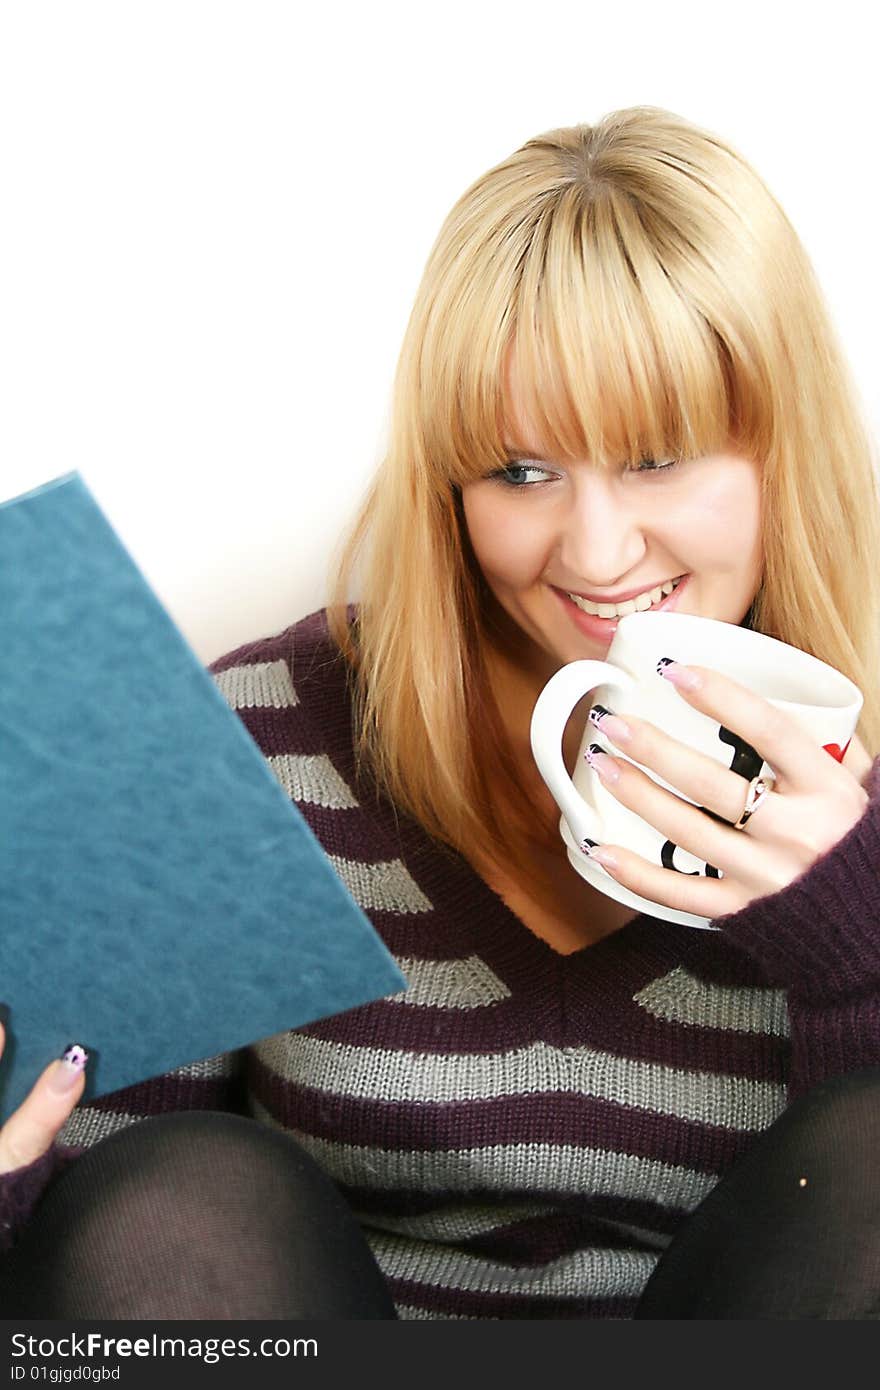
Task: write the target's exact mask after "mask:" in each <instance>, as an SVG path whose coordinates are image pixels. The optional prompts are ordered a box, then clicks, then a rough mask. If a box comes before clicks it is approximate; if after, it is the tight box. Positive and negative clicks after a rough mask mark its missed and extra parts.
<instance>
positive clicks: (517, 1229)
mask: <svg viewBox="0 0 880 1390" xmlns="http://www.w3.org/2000/svg"><path fill="white" fill-rule="evenodd" d="M657 1241H658V1243H659V1242H661V1241H662V1242H663V1244H665V1243H666V1238H665V1237H663V1236H658V1237H657ZM459 1245H460V1247H461V1248H462V1249H463V1250H467V1251H469V1252H470V1253H471V1254H472V1255H481V1256H483V1257H484V1258H486V1259H490V1260H497V1261H498V1262H499V1263H500V1264H514V1265H515V1264H525V1265H534V1264H548V1263H549V1262H550V1261H551V1260H558V1259H560V1258H561V1257H562V1256H564V1255H571V1254H574V1252H575V1251H577V1250H589V1249H590V1248H593V1249H602V1250H628V1251H633V1250H635V1251H650V1252H651V1253H659V1251H657V1249H656V1246H655V1245H654V1244H649V1243H646V1242H645V1241H644V1240H643V1239H639V1238H638V1237H637V1236H635V1235H630V1234H627V1233H626V1232H621V1231H615V1230H613V1229H612V1228H611V1227H610V1226H603V1225H602V1223H601V1222H600V1221H597V1220H595V1218H591V1217H590V1216H586V1215H583V1216H582V1215H574V1214H570V1213H568V1212H566V1213H564V1214H563V1213H562V1212H559V1213H557V1214H555V1215H553V1216H547V1217H535V1218H533V1219H532V1220H523V1221H518V1222H512V1223H511V1224H510V1225H507V1226H498V1227H496V1228H495V1230H493V1231H487V1232H484V1233H483V1234H482V1235H478V1236H471V1237H470V1238H469V1239H468V1238H464V1239H462V1240H461V1241H460V1242H459Z"/></svg>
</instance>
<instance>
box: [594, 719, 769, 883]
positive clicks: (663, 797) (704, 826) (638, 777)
mask: <svg viewBox="0 0 880 1390" xmlns="http://www.w3.org/2000/svg"><path fill="white" fill-rule="evenodd" d="M587 756H588V758H589V761H590V765H591V766H592V767H593V768H594V770H595V772H596V773H597V775H598V776H599V777H600V778H601V780H602V783H603V785H604V786H605V788H606V789H607V790H608V791H609V792H610V793H611V794H612V796H614V798H615V800H617V801H619V802H620V803H621V805H623V806H626V807H627V808H628V809H629V810H630V811H632V812H633V813H634V814H635V815H637V816H639V817H641V819H642V820H643V821H645V822H646V823H647V824H648V825H650V826H652V827H653V828H654V829H655V830H657V831H659V832H660V834H661V835H663V836H664V837H665V838H666V840H667V841H669V842H671V844H672V845H674V846H678V847H680V848H681V849H683V850H686V851H687V852H688V853H689V854H692V855H693V856H694V858H695V859H698V860H702V861H703V862H704V863H705V864H711V865H712V866H713V867H714V868H716V869H720V870H721V871H722V873H723V874H725V875H726V876H730V877H733V878H735V879H737V880H739V881H740V882H741V883H747V884H749V885H750V886H751V887H753V888H759V887H760V888H761V889H762V890H763V891H764V892H768V891H769V890H770V887H771V886H772V885H773V884H774V883H775V882H776V879H777V878H778V876H779V873H780V867H779V864H778V862H777V860H778V851H777V852H776V853H775V854H774V853H772V852H770V851H769V850H768V849H767V848H766V847H765V846H763V845H761V844H760V843H758V842H757V841H756V840H755V839H754V838H753V837H749V836H746V835H743V834H742V832H741V831H738V830H734V829H733V828H732V826H730V825H726V824H722V823H721V822H720V821H719V820H717V819H715V818H713V817H712V816H707V815H706V813H705V811H704V810H702V809H701V808H700V807H699V806H692V805H691V804H690V802H688V801H684V800H683V799H682V798H681V797H680V796H676V795H675V793H674V792H670V791H666V790H665V788H663V787H661V786H658V784H657V783H656V782H655V781H654V780H653V778H651V777H649V776H648V774H647V773H645V772H642V770H641V768H638V767H636V766H635V764H634V763H630V762H626V761H625V760H624V759H622V758H614V757H612V756H611V755H610V754H609V753H605V752H602V751H600V749H599V745H598V744H595V743H594V744H591V745H590V750H589V752H588V754H587ZM738 780H741V779H738ZM770 795H773V793H770ZM741 809H742V807H741V806H740V810H741ZM763 813H764V805H763V803H762V805H761V807H760V814H761V815H763ZM738 814H739V811H738V812H737V815H738ZM756 814H757V813H756ZM659 872H661V873H668V872H670V870H669V868H664V869H661V870H659ZM784 881H785V882H787V881H788V880H787V879H786V880H784Z"/></svg>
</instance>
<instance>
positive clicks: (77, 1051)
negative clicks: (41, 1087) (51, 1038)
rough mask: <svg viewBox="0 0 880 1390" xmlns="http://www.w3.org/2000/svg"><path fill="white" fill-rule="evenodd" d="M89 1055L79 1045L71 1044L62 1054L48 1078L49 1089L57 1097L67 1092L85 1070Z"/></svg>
mask: <svg viewBox="0 0 880 1390" xmlns="http://www.w3.org/2000/svg"><path fill="white" fill-rule="evenodd" d="M88 1060H89V1054H88V1052H87V1051H86V1049H85V1048H84V1047H82V1046H80V1044H79V1043H71V1044H70V1046H69V1047H66V1048H65V1049H64V1051H63V1052H62V1054H61V1056H60V1057H59V1058H58V1061H57V1062H56V1063H55V1066H54V1068H53V1070H52V1073H51V1075H50V1077H49V1089H50V1090H51V1091H55V1092H56V1093H57V1094H59V1095H63V1093H64V1092H65V1091H69V1090H71V1089H72V1088H73V1086H74V1085H75V1083H76V1079H77V1077H78V1076H79V1075H80V1074H81V1073H82V1072H83V1071H84V1070H85V1065H86V1062H87V1061H88Z"/></svg>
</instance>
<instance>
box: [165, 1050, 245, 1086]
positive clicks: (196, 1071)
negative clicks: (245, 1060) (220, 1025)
mask: <svg viewBox="0 0 880 1390" xmlns="http://www.w3.org/2000/svg"><path fill="white" fill-rule="evenodd" d="M239 1068H240V1060H239V1057H238V1054H237V1053H235V1052H219V1053H218V1054H217V1056H216V1057H204V1058H203V1059H202V1061H201V1062H187V1064H186V1066H184V1067H175V1068H174V1070H173V1071H171V1072H168V1073H167V1075H168V1076H186V1077H191V1078H192V1079H193V1080H195V1081H211V1080H213V1079H214V1078H215V1077H218V1076H236V1075H237V1073H238V1071H239Z"/></svg>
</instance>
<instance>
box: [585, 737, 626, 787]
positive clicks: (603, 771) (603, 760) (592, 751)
mask: <svg viewBox="0 0 880 1390" xmlns="http://www.w3.org/2000/svg"><path fill="white" fill-rule="evenodd" d="M586 759H587V762H588V763H589V764H590V767H592V768H593V769H595V771H596V772H598V774H599V776H600V777H601V779H602V781H603V782H610V783H614V782H619V781H620V771H619V769H618V767H617V764H616V763H615V761H614V759H613V758H612V757H610V755H609V754H608V753H606V752H605V751H604V749H602V748H600V747H599V745H598V743H591V744H590V746H589V748H588V749H587V753H586Z"/></svg>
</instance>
